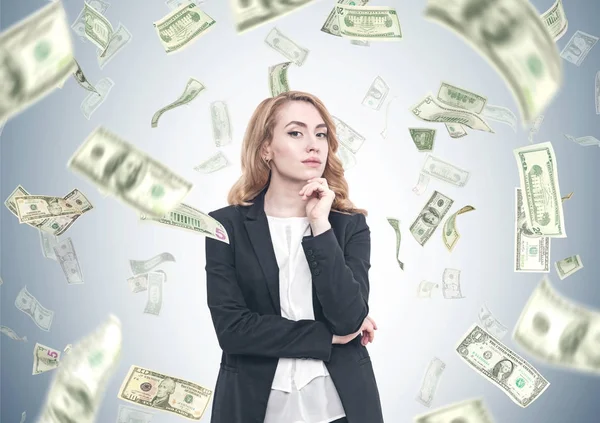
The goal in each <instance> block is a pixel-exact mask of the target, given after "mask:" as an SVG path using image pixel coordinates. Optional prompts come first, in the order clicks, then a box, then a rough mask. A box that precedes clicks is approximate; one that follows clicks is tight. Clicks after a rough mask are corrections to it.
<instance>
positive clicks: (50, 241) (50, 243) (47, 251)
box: [38, 231, 58, 261]
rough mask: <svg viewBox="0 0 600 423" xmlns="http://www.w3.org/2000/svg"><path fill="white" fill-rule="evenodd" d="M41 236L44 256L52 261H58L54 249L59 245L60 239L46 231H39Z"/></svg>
mask: <svg viewBox="0 0 600 423" xmlns="http://www.w3.org/2000/svg"><path fill="white" fill-rule="evenodd" d="M38 232H39V234H40V244H41V246H42V254H43V255H44V257H46V258H49V259H50V260H54V261H58V260H57V258H56V254H55V253H54V247H55V246H56V245H57V244H58V238H57V237H56V236H55V235H52V234H49V233H47V232H44V231H38Z"/></svg>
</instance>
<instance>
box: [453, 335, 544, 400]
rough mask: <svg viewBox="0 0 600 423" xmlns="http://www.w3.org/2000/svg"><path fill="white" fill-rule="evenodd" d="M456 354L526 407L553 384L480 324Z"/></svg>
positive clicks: (463, 339) (457, 348) (463, 340)
mask: <svg viewBox="0 0 600 423" xmlns="http://www.w3.org/2000/svg"><path fill="white" fill-rule="evenodd" d="M456 352H457V354H458V355H459V356H460V358H462V359H463V360H464V361H465V363H467V364H468V365H469V366H470V367H471V368H472V369H474V370H476V371H477V372H478V373H479V374H480V375H481V376H485V379H486V380H487V381H489V382H491V383H493V384H494V385H496V386H497V387H499V388H500V389H501V390H502V391H503V392H504V393H505V394H506V395H507V396H508V397H509V398H510V399H511V400H512V401H513V402H514V403H515V404H517V405H519V406H521V407H523V408H525V407H527V406H529V405H531V403H533V402H534V401H535V400H536V399H538V398H539V397H540V395H542V394H543V393H544V391H545V390H546V389H547V388H548V386H550V382H548V381H547V380H546V379H545V378H544V377H543V376H542V375H541V374H540V372H538V371H537V369H536V368H535V367H533V366H532V365H531V364H530V363H529V362H528V361H527V360H525V359H524V358H522V357H521V356H520V355H518V354H517V353H515V352H514V351H513V350H511V349H510V348H508V347H507V346H506V345H504V344H503V343H501V342H500V341H499V340H497V339H496V338H494V337H493V336H492V335H490V334H489V333H488V332H486V331H485V330H484V329H483V328H481V327H480V326H479V325H477V324H474V325H472V326H471V328H470V329H469V330H468V332H467V333H466V334H465V335H464V336H463V337H462V339H461V340H460V342H459V343H458V345H457V346H456Z"/></svg>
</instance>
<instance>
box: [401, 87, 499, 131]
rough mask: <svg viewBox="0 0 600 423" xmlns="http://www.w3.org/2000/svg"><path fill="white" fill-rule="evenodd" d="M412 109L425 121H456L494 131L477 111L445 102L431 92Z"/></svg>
mask: <svg viewBox="0 0 600 423" xmlns="http://www.w3.org/2000/svg"><path fill="white" fill-rule="evenodd" d="M410 111H411V112H412V114H413V115H415V117H417V118H419V119H421V120H423V121H425V122H432V123H437V122H440V123H454V124H460V125H465V126H468V127H469V128H471V129H477V130H479V131H486V132H491V133H493V132H494V131H493V130H492V128H490V126H489V125H488V124H487V123H486V122H485V121H484V120H483V118H482V117H481V116H480V115H478V114H477V113H473V112H471V111H469V110H466V109H461V108H458V107H452V106H448V105H446V104H443V103H442V102H439V101H437V100H436V99H435V98H434V97H433V96H432V95H431V94H428V95H426V96H425V97H424V98H423V99H422V100H421V101H419V102H418V103H417V104H415V105H414V106H412V107H411V108H410Z"/></svg>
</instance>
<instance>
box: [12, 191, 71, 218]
mask: <svg viewBox="0 0 600 423" xmlns="http://www.w3.org/2000/svg"><path fill="white" fill-rule="evenodd" d="M14 200H15V206H16V209H17V213H18V217H19V223H27V222H31V221H35V220H42V219H48V218H51V217H60V216H69V215H74V214H81V210H80V209H78V208H77V207H75V206H74V205H73V204H72V203H70V202H68V201H67V200H65V199H64V198H60V197H52V196H49V195H28V196H25V197H15V198H14Z"/></svg>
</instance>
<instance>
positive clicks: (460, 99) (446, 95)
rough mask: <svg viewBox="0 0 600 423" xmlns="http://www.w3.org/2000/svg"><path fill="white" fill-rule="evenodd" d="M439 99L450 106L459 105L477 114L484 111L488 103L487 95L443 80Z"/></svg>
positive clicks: (460, 107)
mask: <svg viewBox="0 0 600 423" xmlns="http://www.w3.org/2000/svg"><path fill="white" fill-rule="evenodd" d="M437 100H439V101H441V102H442V103H444V104H447V105H448V106H452V107H458V108H459V109H464V110H468V111H470V112H473V113H477V114H479V113H481V112H482V110H483V108H484V107H485V105H486V103H487V97H484V96H482V95H479V94H476V93H474V92H471V91H468V90H465V89H464V88H460V87H457V86H456V85H452V84H450V83H448V82H443V81H442V83H441V84H440V88H439V90H438V94H437Z"/></svg>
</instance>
